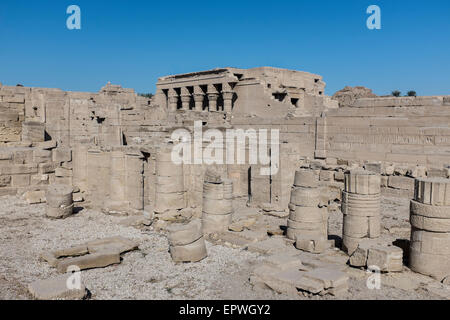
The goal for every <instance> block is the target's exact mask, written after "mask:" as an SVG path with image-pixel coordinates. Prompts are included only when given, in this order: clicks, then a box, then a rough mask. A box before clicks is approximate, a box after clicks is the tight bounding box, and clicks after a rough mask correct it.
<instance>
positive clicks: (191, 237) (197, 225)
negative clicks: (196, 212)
mask: <svg viewBox="0 0 450 320" xmlns="http://www.w3.org/2000/svg"><path fill="white" fill-rule="evenodd" d="M167 231H168V232H169V234H168V239H169V243H170V245H171V246H184V245H187V244H191V243H193V242H195V241H197V240H198V239H200V238H201V237H203V233H202V223H201V221H200V220H194V221H192V222H190V223H189V224H175V225H172V226H170V227H169V228H168V229H167Z"/></svg>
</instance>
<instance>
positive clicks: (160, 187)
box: [155, 148, 186, 213]
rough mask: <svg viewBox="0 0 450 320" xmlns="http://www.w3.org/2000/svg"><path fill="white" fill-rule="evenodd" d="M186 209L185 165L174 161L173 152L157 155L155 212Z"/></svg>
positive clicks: (160, 152) (163, 152)
mask: <svg viewBox="0 0 450 320" xmlns="http://www.w3.org/2000/svg"><path fill="white" fill-rule="evenodd" d="M185 207H186V199H185V188H184V177H183V165H182V164H176V163H174V162H173V161H172V150H171V149H170V148H169V149H162V150H160V151H159V152H158V153H157V154H156V196H155V212H157V213H162V212H165V211H167V210H180V209H183V208H185Z"/></svg>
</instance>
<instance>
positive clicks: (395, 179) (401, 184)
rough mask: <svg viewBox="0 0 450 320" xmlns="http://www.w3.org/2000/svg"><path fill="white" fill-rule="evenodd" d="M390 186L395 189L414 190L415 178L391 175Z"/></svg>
mask: <svg viewBox="0 0 450 320" xmlns="http://www.w3.org/2000/svg"><path fill="white" fill-rule="evenodd" d="M388 186H389V187H390V188H393V189H400V190H414V179H413V178H410V177H404V176H389V181H388Z"/></svg>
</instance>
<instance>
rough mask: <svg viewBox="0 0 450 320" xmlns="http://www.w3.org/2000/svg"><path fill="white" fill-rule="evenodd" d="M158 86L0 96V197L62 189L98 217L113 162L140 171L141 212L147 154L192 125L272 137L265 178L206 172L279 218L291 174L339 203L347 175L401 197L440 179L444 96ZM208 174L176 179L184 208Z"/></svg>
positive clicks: (211, 80)
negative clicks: (272, 155)
mask: <svg viewBox="0 0 450 320" xmlns="http://www.w3.org/2000/svg"><path fill="white" fill-rule="evenodd" d="M157 87H158V91H157V94H156V96H155V98H153V99H147V98H144V97H141V96H139V95H137V94H136V93H135V92H134V91H133V90H131V89H124V88H122V87H121V86H118V85H111V84H107V85H106V86H105V87H104V88H102V89H101V90H100V91H99V92H98V93H83V92H64V91H61V90H59V89H42V88H24V87H8V86H1V87H0V143H1V145H0V194H15V193H17V192H19V193H23V192H26V191H28V190H39V189H42V188H45V186H46V185H49V184H53V183H63V184H69V185H74V186H75V187H76V188H79V189H80V190H81V191H83V192H85V195H86V198H87V200H89V201H90V202H91V204H92V205H93V206H98V207H104V202H108V199H109V196H110V193H109V191H110V190H109V186H110V183H111V182H110V176H111V165H110V164H111V154H112V153H117V152H124V153H125V154H128V153H131V154H135V155H136V154H137V156H138V157H139V158H140V159H141V160H140V161H142V162H143V170H142V176H143V189H144V191H143V203H144V204H145V205H146V206H148V207H151V206H152V205H153V204H154V202H155V180H156V178H155V167H156V164H155V159H156V158H155V157H156V154H157V152H158V148H159V147H160V146H161V145H165V144H167V143H168V142H170V140H171V133H172V132H173V131H174V130H175V129H177V128H186V129H188V130H190V131H193V127H194V123H195V121H201V122H202V125H203V128H204V130H206V129H208V128H215V129H219V130H221V131H225V130H226V129H227V128H235V129H243V130H247V129H254V130H258V129H267V130H269V132H270V129H278V130H280V141H279V145H278V147H279V150H280V162H279V168H278V169H279V170H278V172H277V173H276V174H274V175H272V176H264V175H261V174H260V168H261V167H262V166H261V165H250V164H248V163H247V164H239V165H238V164H235V165H219V166H215V167H216V169H218V170H219V171H220V172H222V173H223V174H224V175H225V176H227V177H228V178H230V179H232V180H233V184H234V196H235V197H237V198H241V199H242V200H243V201H251V203H252V204H256V205H257V204H261V203H269V202H270V203H272V204H276V205H278V206H280V207H282V208H286V207H287V205H288V203H289V197H290V189H291V186H292V184H293V179H294V173H295V171H296V169H298V168H299V166H302V165H303V166H309V167H310V168H311V169H312V170H315V171H317V174H318V175H319V177H320V180H321V181H322V183H323V184H324V185H327V186H329V190H331V193H332V194H338V193H339V189H340V188H341V187H342V181H343V172H344V171H345V170H347V169H349V168H355V167H367V168H369V169H370V170H375V171H377V172H379V173H380V174H381V175H382V179H381V183H382V187H384V188H388V189H389V190H400V191H405V192H407V193H408V192H411V191H412V190H413V188H414V185H413V178H415V177H422V176H443V177H444V176H445V177H447V176H448V175H449V169H448V165H450V126H449V125H450V97H448V96H439V97H407V98H393V97H385V98H380V97H372V96H371V97H370V98H355V99H351V100H348V99H347V100H345V103H344V104H342V105H341V106H340V107H339V108H338V102H337V101H335V100H331V99H330V97H327V96H325V95H324V94H323V90H324V88H325V83H324V82H323V81H322V77H320V76H318V75H314V74H309V73H303V72H296V71H289V70H282V69H275V68H255V69H249V70H243V69H235V68H226V69H214V70H210V71H206V72H198V73H192V74H185V75H177V76H168V77H163V78H161V79H160V80H159V82H158V84H157ZM183 88H184V89H183ZM207 145H208V144H207V143H206V142H205V143H204V147H206V146H207ZM247 152H248V148H247ZM207 167H208V166H206V165H202V166H198V165H185V166H184V168H183V175H184V182H185V185H186V197H187V205H188V206H189V207H198V206H200V205H201V200H202V199H201V193H202V182H203V175H204V172H205V171H206V169H207ZM134 172H135V171H134ZM118 192H119V191H117V190H116V192H115V194H118ZM119 193H120V192H119ZM124 194H125V193H124ZM336 197H337V198H339V196H336ZM331 198H333V196H331ZM105 200H106V201H105Z"/></svg>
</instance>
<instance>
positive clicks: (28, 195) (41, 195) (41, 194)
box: [23, 190, 46, 204]
mask: <svg viewBox="0 0 450 320" xmlns="http://www.w3.org/2000/svg"><path fill="white" fill-rule="evenodd" d="M23 197H24V199H25V200H26V201H27V203H28V204H39V203H45V202H46V199H45V191H44V190H41V191H28V192H25V193H24V195H23Z"/></svg>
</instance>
